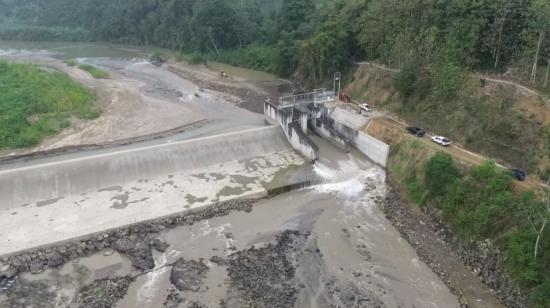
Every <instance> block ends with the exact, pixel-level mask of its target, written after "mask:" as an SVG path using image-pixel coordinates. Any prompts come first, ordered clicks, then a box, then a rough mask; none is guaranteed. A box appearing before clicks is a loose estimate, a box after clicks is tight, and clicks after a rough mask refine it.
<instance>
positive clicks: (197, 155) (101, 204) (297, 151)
mask: <svg viewBox="0 0 550 308" xmlns="http://www.w3.org/2000/svg"><path fill="white" fill-rule="evenodd" d="M331 104H333V105H331ZM327 106H328V107H327ZM264 110H265V119H266V122H269V123H270V124H275V125H269V126H264V127H257V128H252V129H248V130H244V131H237V132H232V133H225V134H219V135H214V136H209V137H202V138H198V139H191V140H186V141H179V142H173V143H164V144H159V145H152V146H143V147H136V148H132V149H125V150H116V149H111V150H109V149H107V150H104V151H102V152H99V153H93V154H86V152H84V153H82V154H80V153H79V154H78V155H77V156H74V155H73V156H72V157H69V158H64V157H63V156H60V157H53V158H43V159H35V160H31V161H29V162H25V163H24V164H18V165H16V164H14V165H12V166H10V165H4V166H0V200H2V203H1V204H0V211H1V212H0V223H1V224H2V225H3V226H5V228H6V230H9V232H4V233H1V232H0V255H6V254H12V253H16V252H19V251H22V250H26V249H30V248H36V247H43V246H47V245H51V244H54V243H59V242H63V241H68V240H71V239H75V238H79V237H85V236H88V235H90V234H95V233H98V232H103V231H105V230H112V229H116V228H120V227H123V226H127V225H130V224H134V223H139V222H143V221H148V220H152V219H157V218H160V217H165V216H170V215H174V214H178V213H181V212H184V211H187V210H191V209H196V208H199V207H203V206H208V205H212V204H216V203H218V202H222V201H226V200H231V199H238V198H258V197H262V196H265V195H266V194H267V193H268V191H270V190H272V189H277V188H278V187H282V186H288V185H294V184H299V183H302V182H304V181H306V180H305V179H304V178H303V177H304V175H303V174H304V172H303V171H301V172H298V174H301V176H302V178H301V177H300V176H296V175H292V174H293V173H296V172H295V171H293V170H295V169H296V168H297V167H299V166H302V165H304V166H305V165H308V164H307V162H308V161H309V162H312V161H315V160H316V159H318V157H319V147H318V146H317V145H316V144H315V142H314V141H313V139H312V138H310V134H312V133H315V134H317V135H319V136H321V137H322V138H323V139H326V140H328V141H330V142H331V143H332V144H334V145H335V146H337V147H338V148H340V149H342V150H344V151H349V149H350V148H351V147H354V148H356V149H357V150H359V151H360V152H362V153H363V154H365V155H366V156H367V157H368V158H369V159H370V160H371V161H372V162H374V163H376V164H378V165H380V166H382V167H385V165H386V161H387V156H388V152H389V147H388V146H387V145H386V144H384V143H382V142H380V141H378V140H376V139H374V138H372V137H370V136H368V135H367V134H366V133H364V132H362V131H361V128H362V127H363V126H364V125H365V124H366V123H367V122H368V118H366V117H364V116H361V115H356V114H353V112H350V111H346V110H344V109H342V108H340V107H338V106H337V103H336V102H335V101H334V100H329V101H328V102H325V103H323V104H319V103H318V102H315V101H314V102H310V101H306V102H299V103H293V104H291V105H288V104H286V105H285V104H281V105H279V106H275V105H274V104H271V103H270V102H265V104H264ZM316 138H317V137H316ZM306 169H307V168H306ZM309 169H311V167H309ZM305 173H307V172H305ZM29 222H32V223H29Z"/></svg>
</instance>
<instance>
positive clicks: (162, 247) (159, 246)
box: [149, 238, 170, 252]
mask: <svg viewBox="0 0 550 308" xmlns="http://www.w3.org/2000/svg"><path fill="white" fill-rule="evenodd" d="M149 246H150V247H151V248H153V249H154V250H156V251H158V252H165V251H166V249H168V247H170V245H169V244H168V243H166V242H163V241H161V240H159V239H158V238H156V239H153V240H152V241H151V242H149Z"/></svg>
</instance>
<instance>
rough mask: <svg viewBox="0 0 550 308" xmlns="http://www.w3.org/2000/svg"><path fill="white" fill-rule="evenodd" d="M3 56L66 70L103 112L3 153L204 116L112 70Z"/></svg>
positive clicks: (148, 131) (143, 131) (105, 139)
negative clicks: (96, 72) (99, 75)
mask: <svg viewBox="0 0 550 308" xmlns="http://www.w3.org/2000/svg"><path fill="white" fill-rule="evenodd" d="M6 58H7V59H8V60H14V61H20V62H30V63H34V64H38V65H41V66H43V67H47V68H51V69H55V70H58V71H62V72H65V73H67V74H68V75H69V76H70V77H71V78H73V79H74V80H76V81H78V82H80V83H82V84H83V85H85V86H87V87H88V88H90V89H92V90H93V91H94V92H95V93H96V95H97V97H98V104H99V107H100V109H101V112H102V114H101V116H100V117H99V118H98V119H96V120H91V121H82V120H77V119H73V120H72V126H71V127H70V128H69V129H66V130H64V131H63V132H61V133H60V134H58V135H56V136H53V137H50V138H48V139H46V140H44V141H43V142H42V143H41V144H40V145H39V146H37V147H35V148H32V149H28V150H21V151H3V152H2V154H4V155H5V154H12V153H28V152H36V151H45V150H51V149H56V148H63V147H67V146H80V145H89V144H103V143H109V142H113V141H118V140H124V139H131V138H136V137H140V136H147V135H153V134H158V133H161V132H166V131H173V130H177V129H180V128H182V127H184V126H186V125H189V124H193V123H196V122H198V121H201V120H203V119H204V116H202V115H201V114H199V113H197V112H195V111H193V110H190V109H189V108H187V107H185V106H183V105H181V104H176V103H174V102H170V101H167V100H162V99H158V98H155V97H152V96H150V95H148V94H147V93H146V92H145V91H144V88H145V86H146V84H144V83H143V82H140V81H139V80H136V79H129V78H128V77H127V76H124V75H123V74H120V73H117V72H115V71H109V75H110V77H109V79H94V78H93V77H91V76H90V75H89V74H88V73H87V72H85V71H83V70H81V69H79V68H78V67H71V66H68V65H66V64H65V63H63V62H62V61H61V60H58V59H55V58H53V57H49V56H45V55H30V56H29V55H21V56H19V55H11V56H7V57H6ZM191 91H192V89H191Z"/></svg>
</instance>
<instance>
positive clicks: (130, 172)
mask: <svg viewBox="0 0 550 308" xmlns="http://www.w3.org/2000/svg"><path fill="white" fill-rule="evenodd" d="M289 150H291V147H290V145H289V144H288V142H287V141H286V139H285V135H284V134H283V132H282V131H281V130H280V129H278V128H277V127H275V126H272V127H263V128H255V129H250V130H246V131H240V132H237V133H228V134H222V135H216V136H211V137H205V138H199V139H192V140H188V141H182V142H176V143H171V144H163V145H158V146H151V147H146V148H137V149H132V150H126V151H118V152H113V153H106V154H100V155H94V156H89V157H82V158H77V159H71V160H64V161H59V162H54V163H46V164H35V165H32V166H26V167H22V168H18V169H13V170H5V171H0V200H3V202H2V205H1V208H3V209H6V208H11V207H17V206H22V205H25V204H30V205H32V204H36V203H37V202H47V201H48V200H54V199H56V198H61V197H64V196H67V195H72V194H82V193H89V192H93V191H97V190H101V189H106V188H109V187H112V186H116V185H123V184H125V183H128V182H131V181H136V180H139V179H151V178H154V177H157V176H160V175H167V174H171V173H178V172H184V171H188V170H193V169H200V168H204V167H207V166H212V165H218V164H221V163H225V162H229V161H239V160H244V159H248V158H252V157H261V156H267V155H269V154H273V153H278V152H285V151H289Z"/></svg>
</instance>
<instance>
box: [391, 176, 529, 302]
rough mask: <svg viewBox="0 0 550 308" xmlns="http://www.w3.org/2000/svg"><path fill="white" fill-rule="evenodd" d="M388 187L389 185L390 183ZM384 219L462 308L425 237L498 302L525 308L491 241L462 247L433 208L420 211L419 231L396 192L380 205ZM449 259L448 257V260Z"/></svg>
mask: <svg viewBox="0 0 550 308" xmlns="http://www.w3.org/2000/svg"><path fill="white" fill-rule="evenodd" d="M390 185H391V183H390ZM381 203H382V205H383V210H384V212H385V213H386V217H387V218H388V219H389V220H390V221H391V222H392V224H393V225H394V227H395V228H396V229H397V230H398V231H399V232H400V233H401V235H402V236H403V238H405V239H406V240H407V241H408V242H409V243H410V245H411V246H412V247H413V248H415V250H416V252H417V254H418V256H419V257H420V258H421V259H422V261H424V262H425V263H426V264H427V265H428V266H429V267H430V269H431V270H432V271H434V272H435V273H436V274H437V275H438V276H439V277H440V278H441V280H442V281H443V282H445V284H446V285H447V286H448V287H449V289H451V291H452V292H453V293H454V294H455V295H456V296H457V297H458V298H459V301H460V303H461V305H462V307H469V304H468V302H467V300H466V298H465V297H464V294H463V292H462V291H461V290H457V289H456V288H455V286H454V284H453V282H452V281H451V280H450V279H449V277H450V273H449V272H448V271H449V266H446V265H444V264H441V262H440V259H439V258H438V257H436V255H435V252H434V251H433V249H431V248H430V247H425V244H424V243H425V242H426V236H427V234H428V233H430V236H431V237H433V238H434V239H433V240H432V241H437V240H439V241H440V242H442V243H443V245H444V246H445V247H446V248H447V249H446V250H448V251H447V252H446V253H453V254H454V253H456V254H457V255H458V256H460V260H459V261H460V262H463V263H464V264H465V265H467V266H468V267H470V269H471V270H472V271H473V272H474V273H477V275H479V276H480V278H481V280H482V281H483V282H484V283H485V284H486V285H487V286H488V287H489V288H491V289H492V290H495V291H496V293H497V295H498V297H499V299H500V300H501V301H502V302H503V303H504V304H506V305H507V306H508V307H518V308H523V307H526V303H527V300H526V299H525V297H524V296H522V295H521V293H520V291H519V289H518V287H517V286H515V285H514V283H513V282H512V279H511V278H510V276H509V275H508V273H506V271H505V268H506V267H505V265H504V257H503V256H502V254H501V253H500V252H499V251H498V249H497V248H496V247H495V246H494V245H493V244H492V242H491V241H490V240H486V241H483V242H471V243H463V242H461V241H460V240H459V239H458V238H457V237H456V236H454V235H453V234H452V232H451V231H450V230H449V229H448V228H447V227H446V226H445V224H444V223H443V219H442V215H441V212H440V211H439V210H437V209H434V208H433V207H430V206H427V207H424V208H423V211H424V213H423V215H422V223H421V225H422V226H423V227H422V228H421V227H419V224H418V217H413V219H412V221H409V220H411V216H412V214H411V213H410V211H411V210H410V209H409V206H408V205H407V202H406V201H405V200H403V199H402V198H401V196H400V195H399V193H398V192H397V191H396V190H395V189H389V191H388V193H387V195H386V198H385V199H384V200H383V201H382V202H381ZM448 259H450V257H448Z"/></svg>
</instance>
